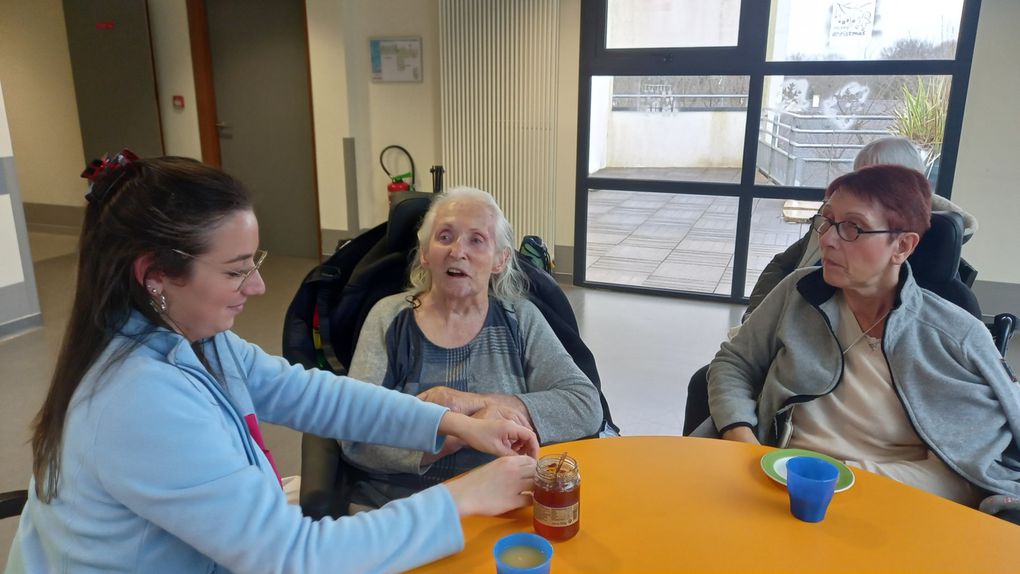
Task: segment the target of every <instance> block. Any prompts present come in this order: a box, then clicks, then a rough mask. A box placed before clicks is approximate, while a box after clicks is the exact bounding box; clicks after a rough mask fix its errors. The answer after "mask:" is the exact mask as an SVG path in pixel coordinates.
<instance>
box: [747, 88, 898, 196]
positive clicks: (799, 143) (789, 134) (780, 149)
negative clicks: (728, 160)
mask: <svg viewBox="0 0 1020 574" xmlns="http://www.w3.org/2000/svg"><path fill="white" fill-rule="evenodd" d="M895 119H896V118H895V117H894V116H891V115H878V114H861V115H854V114H845V115H812V114H801V113H797V112H790V111H786V110H779V109H774V108H766V109H765V110H763V111H762V116H761V121H760V122H759V124H758V157H757V167H758V171H759V172H760V173H761V174H762V175H764V176H765V177H767V178H768V179H769V180H771V181H772V182H773V183H776V184H778V185H794V186H806V187H825V186H826V185H827V184H828V182H830V181H832V180H833V179H834V178H835V177H837V176H839V175H841V174H843V173H846V172H848V171H850V169H851V168H852V166H853V162H854V157H856V156H857V152H858V151H859V150H860V149H861V148H862V147H864V145H865V144H867V143H868V142H869V141H871V140H873V139H875V138H876V137H881V136H887V135H890V134H891V133H892V132H891V131H890V129H889V127H890V126H891V124H892V123H893V121H895ZM834 121H836V122H841V123H845V124H847V125H849V126H852V127H846V128H832V127H824V128H820V127H812V126H814V125H817V124H818V123H821V122H825V123H828V124H830V125H831V123H832V122H834Z"/></svg>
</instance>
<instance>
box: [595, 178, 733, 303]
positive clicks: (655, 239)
mask: <svg viewBox="0 0 1020 574" xmlns="http://www.w3.org/2000/svg"><path fill="white" fill-rule="evenodd" d="M736 226H737V198H735V197H712V196H706V195H685V194H666V193H647V192H635V191H614V190H589V192H588V229H587V238H588V245H587V251H586V256H587V261H586V265H585V280H586V281H589V282H593V283H608V284H613V285H634V286H640V287H652V288H656V289H669V290H675V291H688V292H695V293H718V294H721V295H729V293H730V281H731V278H732V277H733V270H732V267H731V266H732V264H733V246H734V244H735V243H736Z"/></svg>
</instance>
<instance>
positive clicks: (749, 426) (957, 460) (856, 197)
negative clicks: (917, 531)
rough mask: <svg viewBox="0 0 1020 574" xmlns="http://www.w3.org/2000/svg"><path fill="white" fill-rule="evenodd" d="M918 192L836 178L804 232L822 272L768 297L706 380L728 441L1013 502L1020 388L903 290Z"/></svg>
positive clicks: (908, 175)
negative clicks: (812, 239) (803, 452)
mask: <svg viewBox="0 0 1020 574" xmlns="http://www.w3.org/2000/svg"><path fill="white" fill-rule="evenodd" d="M930 197H931V194H930V192H929V185H928V181H927V180H926V179H925V178H924V176H923V175H921V174H920V173H918V172H916V171H914V170H910V169H906V168H903V167H899V166H891V165H881V166H874V167H869V168H865V169H862V170H860V171H857V172H851V173H849V174H847V175H844V176H842V177H840V178H837V179H836V180H835V181H833V182H832V184H831V185H830V186H829V188H828V189H827V190H826V202H825V204H824V206H823V207H822V210H821V212H820V213H819V214H818V215H816V216H815V217H814V218H813V219H812V222H811V226H812V229H813V230H814V233H817V234H818V235H819V243H820V245H821V257H822V266H821V268H820V269H819V268H807V269H801V270H798V271H796V272H794V273H793V274H792V275H790V276H789V277H787V278H786V279H784V280H783V282H782V283H780V284H779V285H778V286H777V287H776V289H774V290H773V292H772V293H771V294H769V296H768V297H766V298H765V301H763V302H762V304H761V306H760V307H758V310H757V311H755V313H754V314H752V315H751V316H750V317H749V318H748V320H747V322H746V323H744V326H743V327H742V328H741V329H740V331H739V333H738V334H737V335H736V337H734V338H733V340H732V341H729V342H725V343H723V344H722V347H721V349H720V350H719V352H718V354H717V355H716V357H715V360H713V361H712V364H711V366H710V367H709V371H708V380H709V388H708V392H709V408H710V410H711V414H712V420H713V421H714V423H715V427H716V428H717V429H718V430H719V432H720V433H721V434H722V437H723V438H725V439H729V440H737V441H744V442H750V443H759V442H760V443H762V444H768V445H773V446H780V447H786V446H790V447H795V448H805V449H810V450H814V451H819V452H824V453H826V454H829V455H831V456H833V457H836V458H838V459H841V460H845V461H846V462H847V464H850V465H853V466H857V467H860V468H864V469H866V470H869V471H872V472H876V473H879V474H883V475H886V476H889V477H891V478H893V479H895V480H898V481H901V482H904V483H906V484H909V485H912V486H915V487H918V488H921V489H924V490H927V491H929V492H932V493H935V494H938V495H940V496H943V497H945V498H949V499H951V500H955V501H957V502H960V503H962V504H966V505H969V506H975V505H977V503H978V502H979V501H981V499H982V498H983V497H985V496H987V495H988V494H997V495H1008V496H1014V497H1015V496H1017V495H1020V450H1018V447H1017V439H1018V437H1020V387H1018V386H1017V384H1016V383H1015V382H1013V381H1011V380H1010V379H1011V376H1010V374H1009V372H1008V369H1006V368H1005V364H1004V363H1003V362H1002V360H1001V357H1000V356H999V354H998V352H997V351H996V349H995V346H994V344H993V342H992V339H991V335H990V334H989V332H988V330H987V329H986V328H985V326H984V325H983V324H982V323H981V321H979V320H978V319H976V318H974V317H973V316H971V315H970V314H969V313H967V312H966V311H964V310H962V309H960V308H959V307H957V306H956V305H953V304H952V303H949V302H948V301H945V300H943V299H941V298H939V297H938V296H936V295H934V294H932V293H931V292H929V291H926V290H923V289H921V288H919V287H918V286H917V284H916V283H915V282H914V279H913V276H912V274H911V271H910V265H909V264H908V263H907V257H908V256H909V255H910V254H911V252H912V251H913V250H914V248H915V247H916V246H917V244H918V242H919V241H920V238H921V236H922V235H923V234H924V232H925V231H926V230H927V229H928V227H929V225H930Z"/></svg>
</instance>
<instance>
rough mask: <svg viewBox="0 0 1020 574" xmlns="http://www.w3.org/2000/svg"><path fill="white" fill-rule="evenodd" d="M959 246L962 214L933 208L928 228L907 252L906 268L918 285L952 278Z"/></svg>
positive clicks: (961, 234)
mask: <svg viewBox="0 0 1020 574" xmlns="http://www.w3.org/2000/svg"><path fill="white" fill-rule="evenodd" d="M962 245H963V217H962V216H961V215H960V214H959V213H955V212H952V211H933V212H932V214H931V229H929V230H928V232H927V233H925V234H924V236H923V237H921V242H920V243H919V244H918V245H917V249H915V250H914V252H913V253H912V254H911V255H910V258H909V259H907V261H909V262H910V269H911V271H913V272H914V279H915V280H916V281H917V282H918V283H921V284H925V283H943V282H945V281H949V280H951V279H952V278H953V277H956V273H957V272H958V270H959V268H960V248H961V246H962Z"/></svg>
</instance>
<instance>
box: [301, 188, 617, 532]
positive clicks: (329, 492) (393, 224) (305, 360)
mask: <svg viewBox="0 0 1020 574" xmlns="http://www.w3.org/2000/svg"><path fill="white" fill-rule="evenodd" d="M399 195H400V196H401V197H399V198H397V199H395V201H394V204H393V205H392V206H391V208H390V216H389V219H388V221H386V222H385V223H382V224H380V225H378V226H376V227H374V228H372V229H370V230H368V231H365V232H364V233H362V234H361V235H359V236H358V237H355V238H354V239H351V240H350V241H348V242H347V243H344V244H343V245H341V246H339V247H338V248H337V250H336V252H334V254H333V255H332V256H330V257H329V258H328V259H327V260H326V261H325V262H323V263H322V264H320V265H318V266H317V267H315V268H314V269H313V270H312V271H311V272H309V273H308V275H307V276H306V277H305V278H304V280H303V281H302V283H301V286H300V287H299V288H298V291H297V294H296V295H295V297H294V299H293V300H292V302H291V304H290V306H289V308H288V309H287V313H286V316H285V318H284V329H283V356H284V358H286V359H287V360H288V361H290V362H291V363H292V364H300V365H303V366H304V367H306V368H313V367H314V368H319V369H324V370H329V371H332V372H334V373H336V374H339V375H343V374H346V372H347V369H348V367H349V366H350V362H351V358H352V357H353V355H354V349H355V347H356V346H357V342H358V336H359V335H360V333H361V327H362V325H363V324H364V322H365V318H366V317H367V315H368V312H369V311H370V310H371V309H372V307H373V306H374V305H375V304H376V303H377V302H379V300H381V299H383V298H384V297H387V296H389V295H393V294H396V293H400V292H401V291H403V290H404V289H406V287H407V285H408V270H409V267H410V262H411V258H412V257H413V256H414V255H413V254H414V251H415V248H416V247H417V230H418V227H419V226H420V224H421V220H422V218H423V217H424V215H425V212H426V211H428V207H429V205H430V203H431V200H432V197H433V195H432V194H427V193H402V194H399ZM519 263H520V266H521V268H522V270H523V271H524V273H525V274H526V275H527V277H528V283H529V291H528V299H529V300H530V301H531V302H532V303H534V304H535V306H536V307H537V308H538V309H539V311H540V312H541V313H542V315H543V316H544V317H545V319H546V321H547V322H548V323H549V325H550V327H552V330H553V332H554V333H555V334H556V337H557V338H558V339H559V340H560V342H561V343H562V344H563V346H564V348H565V349H566V351H567V353H569V354H570V356H571V357H572V358H573V360H574V362H575V363H576V364H577V366H578V367H579V368H580V369H581V371H582V372H584V374H585V375H587V376H588V378H589V379H590V380H591V381H592V383H593V384H594V385H595V388H596V389H598V391H599V398H600V400H601V403H602V413H603V422H602V427H601V431H600V434H608V435H618V434H619V430H620V429H619V427H617V426H616V425H615V424H614V423H613V420H612V416H611V414H610V411H609V404H608V403H607V402H606V398H605V396H604V395H603V394H602V385H601V379H600V377H599V374H598V369H597V368H596V365H595V357H594V356H593V355H592V352H591V350H590V349H588V347H587V346H586V345H585V344H584V341H582V340H581V337H580V334H579V332H578V326H577V319H576V317H575V316H574V311H573V309H572V308H571V306H570V302H569V301H568V300H567V298H566V295H565V294H564V293H563V290H562V289H561V288H560V287H559V285H558V284H557V283H556V280H555V279H554V278H553V277H552V276H551V275H549V273H547V272H546V271H544V270H543V269H540V268H538V267H536V266H534V265H533V264H531V263H530V262H529V261H528V260H527V259H526V258H524V257H520V258H519ZM360 475H361V471H360V470H359V469H357V468H355V467H354V466H353V465H351V464H349V463H347V462H346V461H345V460H344V459H343V458H342V456H341V447H340V445H339V444H338V443H337V441H336V440H335V439H332V438H323V437H319V436H315V435H312V434H308V433H305V434H304V435H303V436H302V440H301V493H300V504H301V509H302V511H303V512H304V514H305V515H306V516H309V517H311V518H313V519H316V520H318V519H320V518H322V517H325V516H332V517H337V516H342V515H345V514H347V506H348V504H347V502H348V498H349V494H350V489H351V487H352V486H353V484H354V483H355V482H356V481H357V480H358V478H359V476H360Z"/></svg>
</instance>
